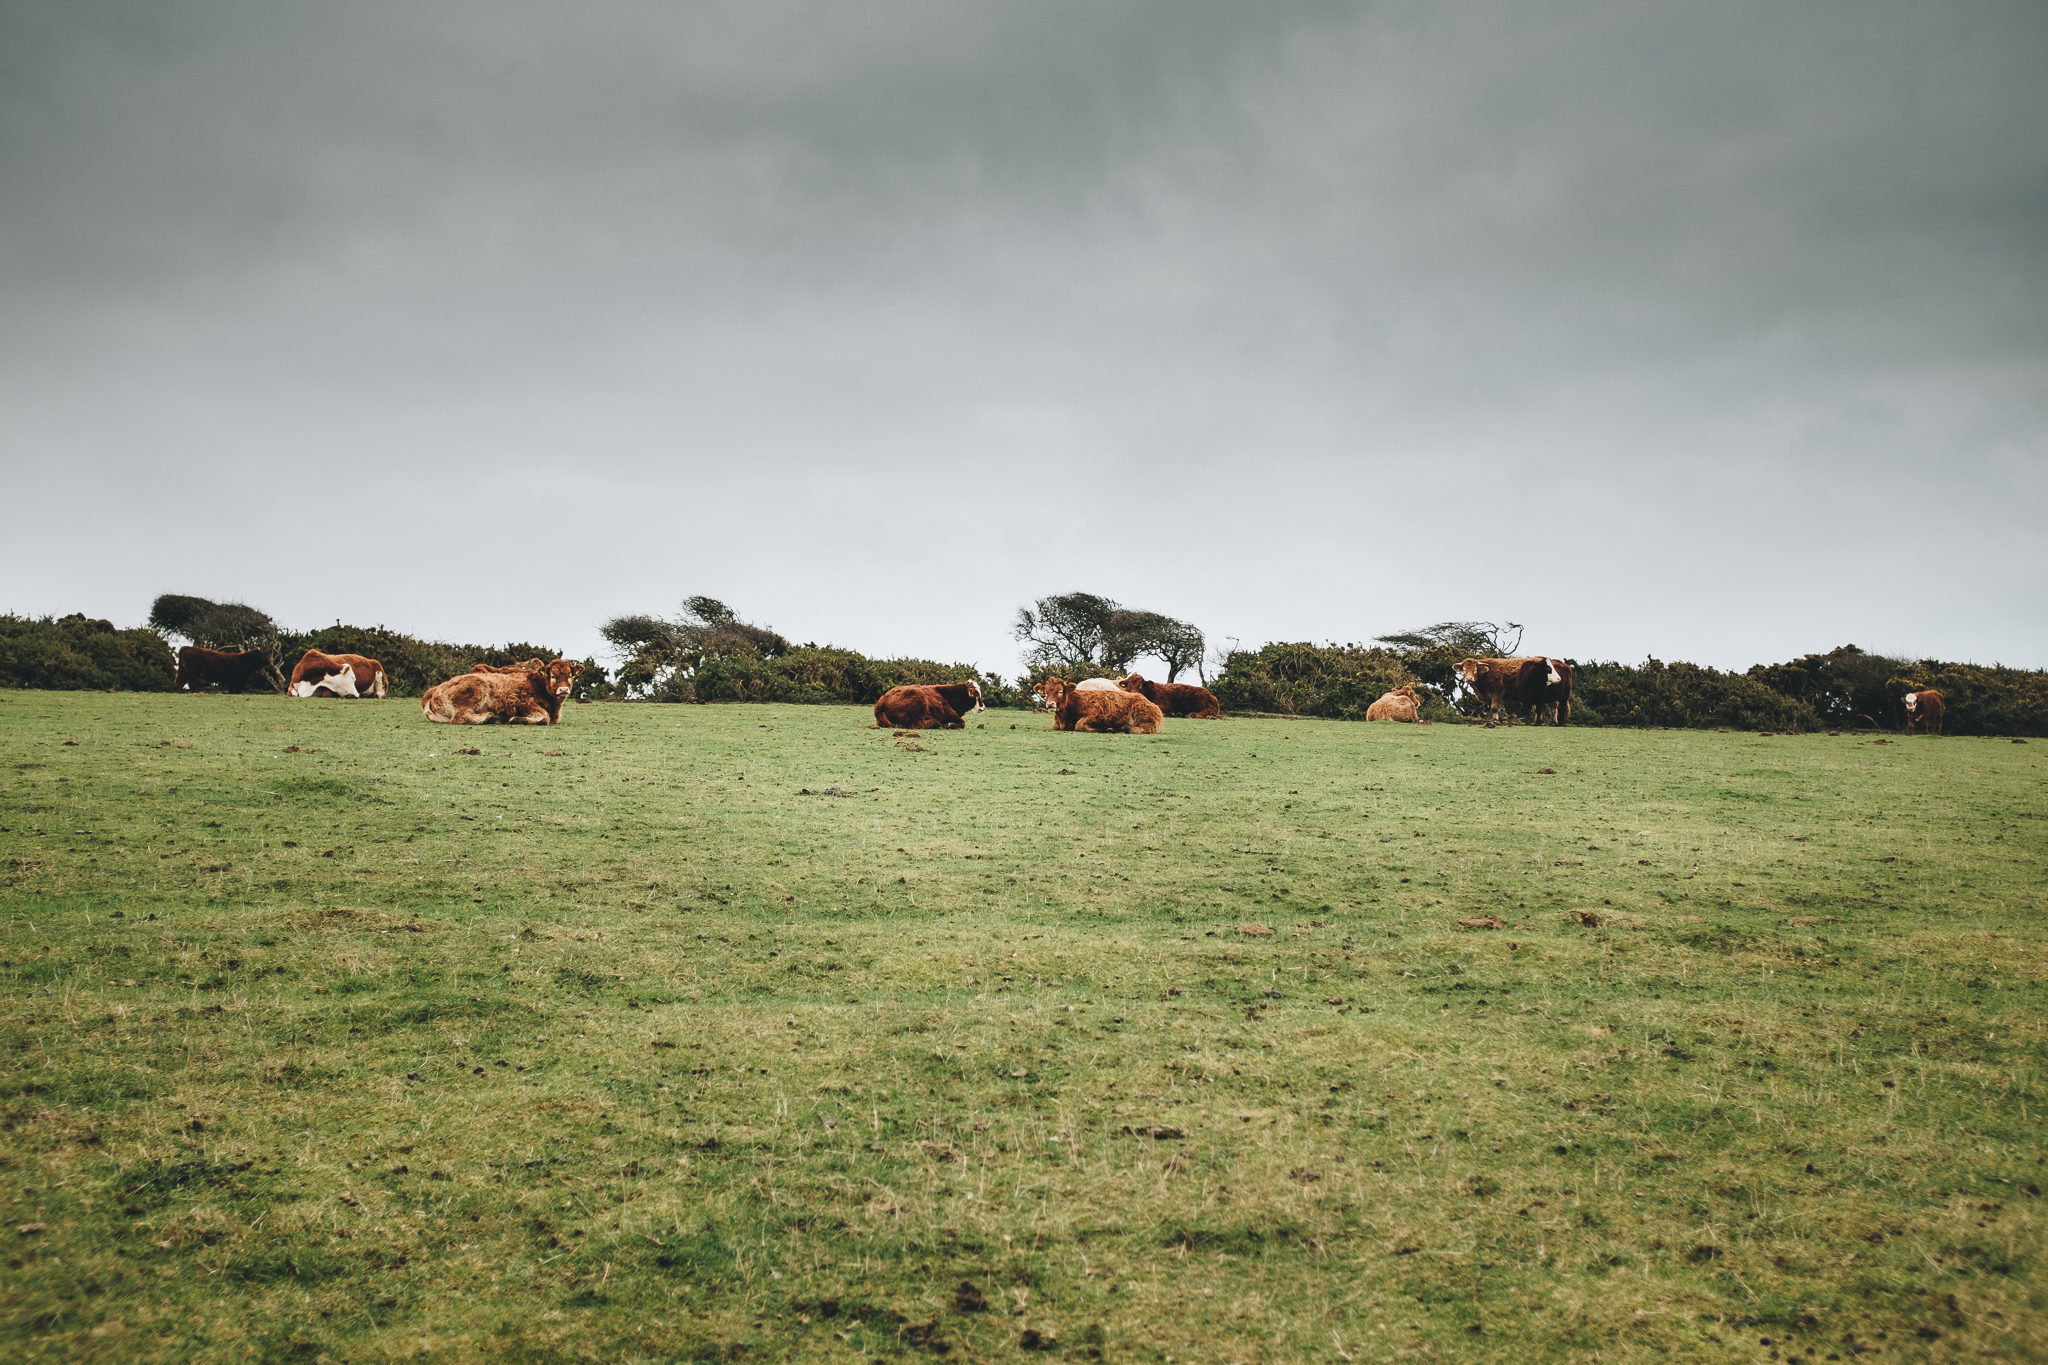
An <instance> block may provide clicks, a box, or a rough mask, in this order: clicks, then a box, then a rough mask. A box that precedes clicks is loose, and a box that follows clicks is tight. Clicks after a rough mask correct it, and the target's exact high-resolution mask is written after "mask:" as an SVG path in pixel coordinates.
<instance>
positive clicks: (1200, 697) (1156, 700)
mask: <svg viewBox="0 0 2048 1365" xmlns="http://www.w3.org/2000/svg"><path fill="white" fill-rule="evenodd" d="M1118 686H1120V687H1122V688H1123V690H1124V691H1126V692H1136V693H1137V694H1138V695H1139V696H1141V697H1143V698H1144V699H1145V700H1146V701H1149V702H1151V703H1152V704H1153V705H1154V706H1156V707H1158V708H1159V709H1160V710H1161V711H1163V712H1165V713H1166V714H1167V715H1169V716H1190V717H1192V718H1193V719H1195V720H1221V719H1222V718H1223V703H1222V702H1219V701H1217V700H1216V694H1215V693H1214V692H1211V691H1210V690H1209V689H1208V688H1206V687H1194V686H1191V685H1190V684H1188V683H1170V682H1169V683H1157V682H1148V681H1146V679H1145V677H1144V675H1143V674H1140V673H1133V674H1131V675H1130V676H1129V677H1128V678H1125V679H1124V680H1123V682H1121V683H1120V684H1118Z"/></svg>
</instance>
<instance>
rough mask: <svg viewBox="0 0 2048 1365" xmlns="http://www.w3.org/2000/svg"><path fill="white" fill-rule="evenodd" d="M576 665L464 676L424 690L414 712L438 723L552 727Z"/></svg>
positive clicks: (577, 669) (578, 666)
mask: <svg viewBox="0 0 2048 1365" xmlns="http://www.w3.org/2000/svg"><path fill="white" fill-rule="evenodd" d="M582 667H583V666H582V665H581V664H578V663H576V662H575V661H574V660H571V659H557V660H555V661H554V662H553V663H551V664H549V665H548V666H547V667H546V668H544V669H539V670H536V671H534V672H530V673H464V674H463V675H462V676H461V677H459V678H450V679H449V680H448V681H446V682H444V683H437V684H435V685H434V686H432V687H430V688H428V689H427V690H426V693H425V695H423V696H422V697H421V698H420V714H421V715H424V716H425V717H426V718H427V719H428V720H431V721H436V722H438V723H440V724H443V725H553V724H555V723H556V722H557V721H559V720H561V718H562V699H563V698H564V697H566V696H568V695H569V692H570V689H572V688H573V687H575V685H576V675H577V674H578V673H580V672H581V671H582Z"/></svg>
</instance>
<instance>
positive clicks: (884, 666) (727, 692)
mask: <svg viewBox="0 0 2048 1365" xmlns="http://www.w3.org/2000/svg"><path fill="white" fill-rule="evenodd" d="M969 678H972V679H974V680H975V681H976V682H979V683H980V684H981V691H982V701H983V702H984V704H986V705H988V706H1009V705H1014V704H1015V702H1016V689H1014V688H1012V687H1009V686H1007V685H1006V684H1005V683H1004V682H1003V679H1002V678H1001V677H1000V676H999V675H997V674H994V673H983V672H981V671H980V670H978V669H976V668H975V667H974V665H972V664H945V663H939V662H938V661H936V660H933V659H870V658H868V657H867V656H866V655H864V654H859V653H856V652H855V651H853V650H850V649H838V648H835V647H833V646H830V645H811V644H807V645H803V646H800V647H798V648H795V649H792V650H790V651H789V652H788V653H786V654H782V655H778V656H777V657H775V658H772V659H763V658H760V657H758V656H754V655H747V654H727V655H724V656H722V657H720V658H715V659H707V660H705V661H704V662H703V663H702V664H700V665H698V667H697V669H696V670H695V672H694V673H693V674H692V675H691V676H690V677H689V678H687V679H685V680H683V682H682V684H681V685H680V686H677V685H673V684H672V685H671V687H670V689H669V690H668V691H667V692H665V693H663V694H661V696H662V699H663V700H674V701H699V702H723V701H755V702H761V701H778V702H798V703H807V704H815V705H825V704H840V705H848V704H850V705H856V706H872V705H874V703H875V700H876V698H878V697H880V696H881V695H882V694H883V693H884V692H887V691H888V690H889V689H890V688H892V687H901V686H904V685H906V684H910V683H926V684H931V683H950V682H964V681H965V680H967V679H969ZM684 689H687V693H688V694H687V695H682V693H683V691H684Z"/></svg>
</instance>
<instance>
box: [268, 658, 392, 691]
mask: <svg viewBox="0 0 2048 1365" xmlns="http://www.w3.org/2000/svg"><path fill="white" fill-rule="evenodd" d="M389 690H390V688H389V683H388V681H387V680H386V678H385V677H384V665H383V664H380V663H378V662H377V661H376V660H375V659H369V658H365V657H364V656H362V655H360V654H322V653H321V652H320V651H319V650H317V649H309V650H307V651H306V653H305V655H304V656H303V657H302V658H300V660H299V662H298V664H297V666H296V667H294V668H293V669H292V680H291V683H290V684H289V685H288V686H287V687H286V688H285V693H286V695H288V696H293V697H320V696H326V697H381V696H383V695H385V693H386V692H388V691H389Z"/></svg>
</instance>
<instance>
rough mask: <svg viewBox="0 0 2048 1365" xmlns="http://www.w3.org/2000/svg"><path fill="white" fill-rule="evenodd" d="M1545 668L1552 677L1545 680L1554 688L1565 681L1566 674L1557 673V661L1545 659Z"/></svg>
mask: <svg viewBox="0 0 2048 1365" xmlns="http://www.w3.org/2000/svg"><path fill="white" fill-rule="evenodd" d="M1543 666H1544V667H1545V668H1548V669H1549V670H1550V676H1549V677H1547V678H1545V679H1544V681H1545V682H1547V683H1549V684H1550V685H1551V686H1552V687H1555V686H1557V685H1558V684H1559V683H1561V682H1563V681H1564V674H1562V673H1560V672H1558V671H1557V660H1555V659H1545V660H1544V661H1543Z"/></svg>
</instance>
